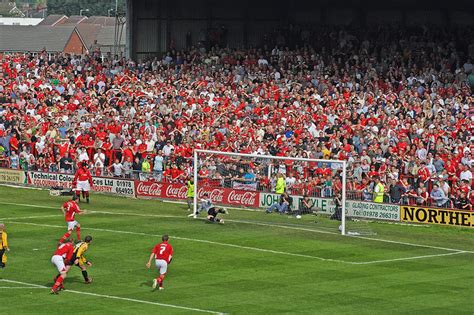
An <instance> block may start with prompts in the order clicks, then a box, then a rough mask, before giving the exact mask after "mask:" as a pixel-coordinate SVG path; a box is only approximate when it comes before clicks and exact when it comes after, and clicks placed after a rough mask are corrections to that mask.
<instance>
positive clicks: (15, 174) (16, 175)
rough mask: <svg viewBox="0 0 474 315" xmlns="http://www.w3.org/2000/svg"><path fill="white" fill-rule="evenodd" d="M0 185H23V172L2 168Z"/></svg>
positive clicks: (24, 177)
mask: <svg viewBox="0 0 474 315" xmlns="http://www.w3.org/2000/svg"><path fill="white" fill-rule="evenodd" d="M0 183H12V184H25V183H26V176H25V172H24V171H21V170H11V169H5V168H2V169H0Z"/></svg>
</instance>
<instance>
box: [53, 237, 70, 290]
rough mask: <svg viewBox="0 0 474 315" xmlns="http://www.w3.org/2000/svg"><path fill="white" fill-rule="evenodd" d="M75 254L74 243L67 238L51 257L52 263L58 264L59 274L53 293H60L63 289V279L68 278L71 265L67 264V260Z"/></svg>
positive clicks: (55, 280)
mask: <svg viewBox="0 0 474 315" xmlns="http://www.w3.org/2000/svg"><path fill="white" fill-rule="evenodd" d="M73 254H74V245H73V243H72V240H71V239H66V240H65V241H64V243H63V244H60V245H59V246H58V248H57V249H56V251H55V252H54V255H53V257H51V263H52V264H53V265H54V266H56V268H57V269H58V272H59V274H58V275H57V276H56V278H55V279H54V285H53V287H52V288H51V294H58V291H59V290H63V289H64V286H63V281H64V279H66V275H67V272H68V271H69V268H70V266H67V265H66V264H65V262H68V261H70V260H71V258H72V255H73Z"/></svg>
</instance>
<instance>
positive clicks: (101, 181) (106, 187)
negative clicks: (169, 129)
mask: <svg viewBox="0 0 474 315" xmlns="http://www.w3.org/2000/svg"><path fill="white" fill-rule="evenodd" d="M73 179H74V175H73V174H57V173H44V172H32V171H30V172H28V184H30V185H32V186H35V187H47V188H50V187H63V188H73V187H72V181H73ZM92 182H93V184H94V185H93V186H92V189H91V190H92V191H96V192H106V193H111V194H116V195H121V196H127V197H135V184H134V182H133V180H127V179H117V178H109V177H96V176H93V177H92Z"/></svg>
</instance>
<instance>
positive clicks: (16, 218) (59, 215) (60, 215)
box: [0, 214, 63, 221]
mask: <svg viewBox="0 0 474 315" xmlns="http://www.w3.org/2000/svg"><path fill="white" fill-rule="evenodd" d="M62 216H63V215H62V214H50V215H35V216H31V217H10V218H0V221H4V220H21V219H41V218H52V217H62Z"/></svg>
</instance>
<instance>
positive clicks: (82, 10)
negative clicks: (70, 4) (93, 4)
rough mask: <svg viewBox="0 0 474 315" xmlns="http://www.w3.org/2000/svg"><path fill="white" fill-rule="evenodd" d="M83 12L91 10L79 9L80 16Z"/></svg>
mask: <svg viewBox="0 0 474 315" xmlns="http://www.w3.org/2000/svg"><path fill="white" fill-rule="evenodd" d="M82 12H89V9H81V10H79V16H82Z"/></svg>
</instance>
